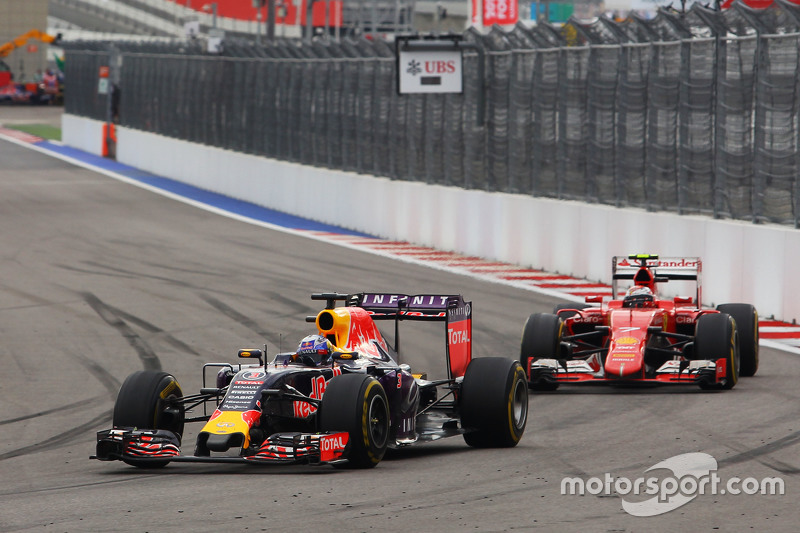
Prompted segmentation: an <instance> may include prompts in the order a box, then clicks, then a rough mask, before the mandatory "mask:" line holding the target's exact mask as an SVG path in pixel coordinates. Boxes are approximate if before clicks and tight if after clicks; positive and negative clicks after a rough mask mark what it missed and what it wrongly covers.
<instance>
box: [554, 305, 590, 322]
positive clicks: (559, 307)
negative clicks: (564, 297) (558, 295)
mask: <svg viewBox="0 0 800 533" xmlns="http://www.w3.org/2000/svg"><path fill="white" fill-rule="evenodd" d="M583 307H585V306H583V305H580V304H556V306H555V307H553V314H554V315H557V316H559V317H560V318H561V320H564V319H567V318H570V317H573V316H575V315H577V314H578V313H577V311H572V312H571V313H562V312H561V311H563V310H564V309H582V308H583Z"/></svg>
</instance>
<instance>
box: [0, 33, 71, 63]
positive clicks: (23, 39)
mask: <svg viewBox="0 0 800 533" xmlns="http://www.w3.org/2000/svg"><path fill="white" fill-rule="evenodd" d="M59 37H60V35H57V36H55V37H53V36H52V35H50V34H48V33H44V32H42V31H39V30H30V31H29V32H27V33H23V34H22V35H20V36H18V37H15V38H13V39H11V40H10V41H8V42H7V43H4V44H0V57H6V56H8V54H10V53H11V52H12V51H13V50H14V49H16V48H19V47H20V46H25V43H27V42H28V41H29V40H30V39H38V40H40V41H42V42H45V43H53V42H55V41H57V40H58V38H59Z"/></svg>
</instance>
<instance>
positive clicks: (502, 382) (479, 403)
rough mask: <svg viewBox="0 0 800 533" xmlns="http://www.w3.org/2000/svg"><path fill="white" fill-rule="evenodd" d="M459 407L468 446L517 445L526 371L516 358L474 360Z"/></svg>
mask: <svg viewBox="0 0 800 533" xmlns="http://www.w3.org/2000/svg"><path fill="white" fill-rule="evenodd" d="M326 394H327V393H326ZM459 406H460V413H461V426H462V428H463V429H464V431H465V433H464V441H465V442H466V443H467V444H468V445H470V446H472V447H473V448H510V447H513V446H516V445H517V443H518V442H519V440H520V439H521V438H522V434H523V433H524V432H525V424H526V423H527V421H528V380H527V378H526V377H525V372H524V371H523V370H522V367H521V366H520V364H519V363H518V362H517V361H514V360H513V359H507V358H505V357H480V358H478V359H473V360H472V361H471V362H470V364H469V366H468V367H467V371H466V373H465V374H464V381H463V382H462V384H461V396H460V400H459Z"/></svg>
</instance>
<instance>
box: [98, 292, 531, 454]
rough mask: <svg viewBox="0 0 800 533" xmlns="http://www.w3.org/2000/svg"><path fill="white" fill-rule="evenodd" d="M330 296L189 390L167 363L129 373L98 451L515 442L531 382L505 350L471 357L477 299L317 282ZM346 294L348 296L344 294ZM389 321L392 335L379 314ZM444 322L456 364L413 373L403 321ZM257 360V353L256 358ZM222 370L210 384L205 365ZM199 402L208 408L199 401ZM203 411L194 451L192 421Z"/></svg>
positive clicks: (332, 449)
mask: <svg viewBox="0 0 800 533" xmlns="http://www.w3.org/2000/svg"><path fill="white" fill-rule="evenodd" d="M311 298H312V300H323V301H326V307H325V309H323V310H322V311H320V312H319V313H318V314H317V315H316V316H311V317H307V319H306V320H307V321H309V322H314V323H315V325H316V330H317V331H316V333H315V334H314V335H310V336H308V337H306V338H304V339H303V340H302V341H301V342H300V345H299V346H298V348H297V350H296V351H294V352H289V353H279V354H277V355H276V356H275V357H274V359H273V360H272V361H265V357H266V353H265V352H266V350H263V351H262V350H260V349H259V350H240V351H239V354H238V355H239V357H240V358H243V359H244V360H247V361H248V363H240V364H231V363H209V364H206V365H204V368H203V387H202V388H201V389H200V392H199V394H191V395H184V394H183V392H182V390H181V387H180V386H179V385H178V382H177V381H176V379H175V378H174V377H173V376H172V375H170V374H168V373H166V372H160V371H148V370H145V371H139V372H136V373H134V374H132V375H131V376H129V377H128V378H127V379H126V380H125V382H124V383H123V384H122V387H121V389H120V391H119V395H118V397H117V401H116V404H115V406H114V415H113V428H112V429H109V430H104V431H100V432H99V433H98V435H97V448H96V455H95V456H93V458H95V459H99V460H102V461H113V460H120V461H124V462H125V463H128V464H130V465H133V466H136V467H141V468H158V467H163V466H165V465H166V464H168V463H169V462H171V461H185V462H188V461H191V462H223V463H224V462H240V463H241V462H243V463H256V464H257V463H266V464H293V463H305V464H333V465H342V466H350V467H356V468H369V467H374V466H375V465H377V464H378V463H379V462H380V460H381V459H382V458H383V456H384V453H385V452H386V450H387V448H397V447H401V446H408V445H412V444H416V443H420V442H425V441H432V440H436V439H440V438H443V437H450V436H455V435H462V436H463V438H464V440H465V441H466V443H467V444H468V445H470V446H473V447H511V446H515V445H516V444H517V443H518V442H519V440H520V438H521V437H522V434H523V432H524V431H525V425H526V422H527V414H528V386H527V380H526V377H525V372H524V371H523V369H522V367H521V366H520V364H519V363H518V362H517V361H515V360H513V359H508V358H502V357H482V358H475V359H473V358H472V305H471V302H466V301H464V300H463V298H462V297H461V296H460V295H437V294H422V295H414V296H409V295H400V294H388V293H359V294H349V295H348V294H337V293H325V294H314V295H312V296H311ZM337 302H344V305H343V306H339V307H337V306H336V303H337ZM380 321H391V322H393V325H394V341H395V344H394V346H391V345H390V344H389V343H388V342H387V341H386V339H385V338H384V336H383V335H382V334H381V332H380V331H379V329H378V327H377V325H376V323H377V322H380ZM405 321H424V322H443V323H444V325H445V331H444V335H443V337H444V341H445V352H446V355H447V373H448V376H447V377H446V378H444V379H439V380H428V379H427V377H426V375H424V374H412V373H411V372H410V368H409V366H408V365H405V364H401V363H400V361H399V356H398V343H399V325H400V323H401V322H405ZM256 361H257V362H256ZM207 371H210V374H211V375H214V373H215V372H216V377H215V382H214V383H213V386H209V385H210V384H206V374H207ZM198 411H199V412H198ZM189 422H201V423H203V426H202V429H201V430H200V431H199V433H198V434H197V438H196V441H195V442H194V449H193V452H192V453H191V454H188V455H187V454H185V453H184V452H182V448H183V446H184V443H183V442H182V440H183V435H184V425H185V424H186V423H189Z"/></svg>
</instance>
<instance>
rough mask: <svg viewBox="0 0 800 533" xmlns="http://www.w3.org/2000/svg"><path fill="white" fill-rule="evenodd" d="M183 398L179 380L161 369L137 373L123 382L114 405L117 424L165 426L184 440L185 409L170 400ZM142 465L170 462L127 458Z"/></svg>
mask: <svg viewBox="0 0 800 533" xmlns="http://www.w3.org/2000/svg"><path fill="white" fill-rule="evenodd" d="M180 398H183V391H182V390H181V386H180V385H179V384H178V381H177V380H176V379H175V378H174V377H173V376H171V375H170V374H167V373H166V372H161V371H157V370H140V371H138V372H134V373H133V374H131V375H130V376H128V378H127V379H126V380H125V381H124V382H123V383H122V387H121V388H120V390H119V394H118V395H117V402H116V403H115V404H114V418H113V422H114V427H115V428H136V429H165V430H167V431H171V432H172V433H174V434H175V436H176V437H178V440H180V439H181V437H182V435H183V422H184V408H183V405H182V404H176V403H172V402H170V400H177V399H180ZM124 461H125V462H126V463H128V464H130V465H133V466H138V467H140V468H161V467H164V466H166V465H167V463H169V461H137V460H136V459H124Z"/></svg>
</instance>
